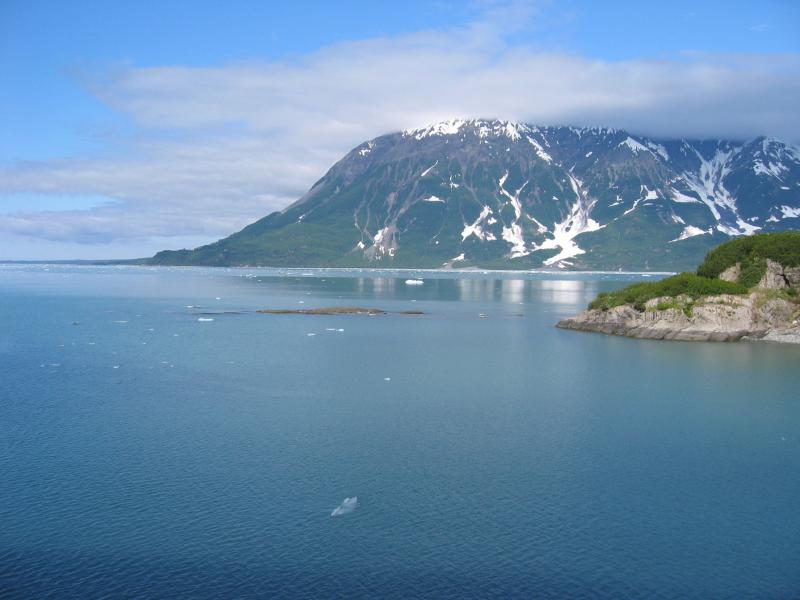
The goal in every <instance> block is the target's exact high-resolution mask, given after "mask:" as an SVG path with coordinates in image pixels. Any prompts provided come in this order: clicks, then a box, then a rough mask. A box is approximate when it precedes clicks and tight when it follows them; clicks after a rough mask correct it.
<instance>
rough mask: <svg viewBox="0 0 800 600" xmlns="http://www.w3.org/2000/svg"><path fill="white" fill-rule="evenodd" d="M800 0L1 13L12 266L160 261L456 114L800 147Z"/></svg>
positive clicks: (27, 3) (22, 0) (3, 250)
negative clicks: (391, 140) (351, 158)
mask: <svg viewBox="0 0 800 600" xmlns="http://www.w3.org/2000/svg"><path fill="white" fill-rule="evenodd" d="M798 98H800V2H796V1H794V0H783V1H777V0H773V1H770V0H761V1H758V2H745V1H740V2H732V1H731V0H727V1H720V2H717V1H708V2H700V1H697V0H696V1H694V2H684V1H680V0H677V1H673V2H669V3H667V2H661V1H655V0H652V1H650V0H638V1H619V2H591V1H580V0H564V1H560V2H556V1H552V2H546V1H530V2H529V1H522V0H508V1H506V0H482V1H473V2H451V1H449V0H434V1H431V2H417V1H414V0H404V2H375V1H374V0H372V1H369V2H366V1H365V2H361V1H346V0H342V1H340V2H336V3H333V2H322V1H320V2H304V1H302V0H295V1H293V2H262V1H253V2H245V1H240V0H229V1H227V2H224V3H223V2H218V1H210V0H209V1H203V0H195V1H193V2H191V3H183V2H156V1H153V0H135V1H128V0H116V1H115V2H105V1H88V0H71V1H70V2H61V1H44V0H0V260H9V259H10V260H20V259H62V260H64V259H79V258H82V259H97V258H134V257H142V256H150V255H152V254H154V253H155V252H157V251H158V250H162V249H167V248H169V249H177V248H184V247H188V248H191V247H195V246H198V245H201V244H204V243H208V242H211V241H214V240H216V239H218V238H220V237H224V236H225V235H228V234H230V233H233V232H234V231H236V230H238V229H240V228H241V227H243V226H244V225H246V224H248V223H250V222H252V221H254V220H256V219H258V218H260V217H262V216H264V215H266V214H268V213H270V212H272V211H275V210H280V209H282V208H284V207H285V206H287V205H289V204H290V203H291V202H293V201H294V200H296V199H297V198H298V197H300V196H301V195H302V194H303V193H304V192H305V191H306V190H307V189H308V188H309V187H310V186H311V185H312V184H313V183H314V182H315V181H316V180H317V179H319V178H320V177H322V175H324V173H325V171H326V170H327V169H328V168H329V167H330V166H331V165H332V164H333V163H334V162H336V161H337V160H338V159H339V158H341V157H342V156H343V155H344V154H345V153H346V152H347V151H349V150H350V149H351V148H353V147H354V146H356V145H358V144H360V143H361V142H363V141H365V140H367V139H370V138H373V137H376V136H379V135H382V134H384V133H388V132H392V131H398V130H401V129H406V128H412V127H417V126H423V125H425V124H428V123H432V122H436V121H439V120H442V119H446V118H453V117H481V118H503V119H511V120H517V121H524V122H529V123H535V124H545V125H559V124H573V125H590V126H591V125H602V126H611V127H619V128H623V129H627V130H629V131H631V132H633V133H638V134H643V135H650V136H654V137H693V138H702V137H725V138H729V139H747V138H752V137H755V136H758V135H771V136H775V137H778V138H781V139H784V140H786V141H789V142H792V143H795V144H797V143H800V101H798Z"/></svg>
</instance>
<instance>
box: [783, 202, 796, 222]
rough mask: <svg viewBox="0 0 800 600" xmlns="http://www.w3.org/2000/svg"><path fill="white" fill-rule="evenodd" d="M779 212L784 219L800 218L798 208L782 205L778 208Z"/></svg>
mask: <svg viewBox="0 0 800 600" xmlns="http://www.w3.org/2000/svg"><path fill="white" fill-rule="evenodd" d="M780 211H781V213H783V218H784V219H790V218H795V217H800V208H792V207H791V206H785V205H784V206H781V207H780Z"/></svg>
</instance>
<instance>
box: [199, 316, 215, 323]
mask: <svg viewBox="0 0 800 600" xmlns="http://www.w3.org/2000/svg"><path fill="white" fill-rule="evenodd" d="M197 320H198V321H200V322H201V323H209V322H211V321H213V320H214V319H206V318H204V317H200V318H199V319H197Z"/></svg>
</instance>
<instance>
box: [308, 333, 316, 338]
mask: <svg viewBox="0 0 800 600" xmlns="http://www.w3.org/2000/svg"><path fill="white" fill-rule="evenodd" d="M306 335H307V336H308V337H314V336H315V335H317V334H316V333H307V334H306Z"/></svg>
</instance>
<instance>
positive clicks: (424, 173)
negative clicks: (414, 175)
mask: <svg viewBox="0 0 800 600" xmlns="http://www.w3.org/2000/svg"><path fill="white" fill-rule="evenodd" d="M438 164H439V160H438V159H437V160H436V162H435V163H433V164H432V165H431V166H430V167H428V168H427V169H425V170H424V171H423V172H422V173H421V174H420V178H422V177H425V175H427V174H428V173H430V172H431V171H432V170H433V168H434V167H435V166H436V165H438Z"/></svg>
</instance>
